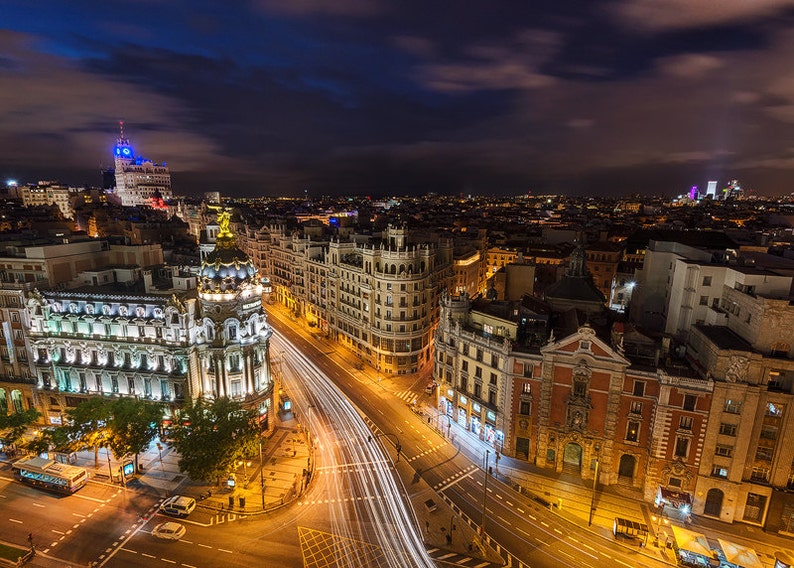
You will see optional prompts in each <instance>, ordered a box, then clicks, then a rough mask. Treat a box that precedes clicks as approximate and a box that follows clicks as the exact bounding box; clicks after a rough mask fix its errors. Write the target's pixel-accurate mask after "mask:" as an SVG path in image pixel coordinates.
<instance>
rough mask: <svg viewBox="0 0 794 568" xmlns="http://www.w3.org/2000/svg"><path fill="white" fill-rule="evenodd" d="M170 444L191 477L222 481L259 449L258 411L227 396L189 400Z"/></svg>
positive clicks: (183, 468) (182, 468) (180, 463)
mask: <svg viewBox="0 0 794 568" xmlns="http://www.w3.org/2000/svg"><path fill="white" fill-rule="evenodd" d="M171 445H172V446H173V447H174V448H175V449H176V451H177V452H179V454H180V455H181V456H182V457H181V459H180V460H179V467H180V469H181V470H182V471H184V472H186V473H187V474H188V475H189V476H190V477H191V478H192V479H200V480H205V481H208V480H220V479H222V478H224V477H226V476H227V475H228V474H229V473H230V472H232V471H233V470H234V469H235V466H236V462H237V461H238V460H245V459H246V458H248V457H250V456H252V455H254V454H255V453H256V451H257V450H258V448H259V428H258V426H257V422H256V412H255V411H253V410H246V409H244V408H243V406H242V404H241V403H239V402H237V401H233V400H231V399H229V398H226V397H223V398H216V399H214V400H205V399H198V400H196V401H190V402H188V403H187V405H186V406H185V407H184V408H183V409H182V412H181V414H180V419H179V420H178V421H177V423H176V424H174V433H173V442H172V444H171Z"/></svg>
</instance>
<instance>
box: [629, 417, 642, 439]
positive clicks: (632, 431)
mask: <svg viewBox="0 0 794 568" xmlns="http://www.w3.org/2000/svg"><path fill="white" fill-rule="evenodd" d="M626 441H627V442H639V441H640V423H639V422H637V421H636V420H629V422H628V425H627V427H626Z"/></svg>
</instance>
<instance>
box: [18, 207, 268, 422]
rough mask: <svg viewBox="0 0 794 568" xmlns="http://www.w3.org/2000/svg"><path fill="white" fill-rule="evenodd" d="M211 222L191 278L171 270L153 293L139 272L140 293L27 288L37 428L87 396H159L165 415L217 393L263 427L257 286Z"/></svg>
mask: <svg viewBox="0 0 794 568" xmlns="http://www.w3.org/2000/svg"><path fill="white" fill-rule="evenodd" d="M221 221H222V222H221V230H220V231H219V233H218V238H217V242H216V247H215V250H214V251H213V252H212V253H210V254H209V255H208V256H207V258H205V260H204V262H203V263H202V265H201V269H200V271H199V276H198V282H197V281H196V278H195V276H193V277H185V276H184V275H179V277H176V276H175V277H174V279H173V282H174V284H175V285H172V286H171V287H170V288H169V289H167V290H164V289H156V288H154V286H152V285H151V273H149V271H148V270H147V271H144V281H145V282H146V291H145V292H144V293H131V292H129V291H127V290H129V289H130V288H129V287H128V286H125V285H122V286H119V285H118V284H117V285H114V286H99V287H96V286H95V287H83V288H80V289H76V290H71V291H43V292H39V291H37V290H33V291H32V292H30V294H29V295H28V300H27V308H28V311H29V313H30V320H31V324H30V336H29V347H30V352H31V353H32V356H33V364H34V367H35V373H36V377H35V382H36V387H35V390H36V394H37V400H38V404H37V407H38V409H39V411H40V412H42V414H43V415H44V420H45V422H46V423H47V424H62V423H63V415H64V413H65V412H66V411H67V410H68V409H70V408H74V407H75V406H77V405H78V404H80V402H82V401H84V400H86V399H88V398H89V397H92V396H108V395H110V396H123V397H136V398H144V399H149V400H157V401H162V402H164V403H165V404H166V409H165V416H164V418H165V419H166V420H167V419H168V417H169V416H171V415H173V414H174V413H176V412H177V410H178V408H179V407H180V406H181V405H182V404H183V403H184V401H185V400H186V399H188V398H190V399H197V398H201V397H204V398H214V397H221V396H227V397H230V398H232V399H236V400H240V401H242V402H243V403H244V404H245V405H246V406H247V407H249V408H256V409H257V411H258V414H259V422H260V426H261V429H262V430H263V431H265V432H269V431H272V428H273V420H272V416H271V409H272V408H273V392H274V388H273V381H272V378H271V373H270V362H269V361H270V359H269V346H270V337H271V335H272V329H271V328H270V326H269V325H268V324H267V321H266V316H265V313H264V310H263V309H262V305H261V283H260V281H259V278H258V276H257V271H256V269H255V268H254V266H253V263H252V262H251V260H250V259H249V258H248V257H247V256H246V255H245V254H244V253H242V252H241V251H240V250H239V249H237V247H236V240H235V238H234V235H233V234H232V233H231V232H229V230H228V217H223V214H222V219H221ZM147 273H148V274H147ZM166 424H167V421H166Z"/></svg>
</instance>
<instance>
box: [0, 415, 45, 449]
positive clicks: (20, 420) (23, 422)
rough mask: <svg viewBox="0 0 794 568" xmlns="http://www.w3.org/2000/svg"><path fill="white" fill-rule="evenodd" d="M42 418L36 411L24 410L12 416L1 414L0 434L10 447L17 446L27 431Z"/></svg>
mask: <svg viewBox="0 0 794 568" xmlns="http://www.w3.org/2000/svg"><path fill="white" fill-rule="evenodd" d="M40 417H41V414H40V413H39V412H38V411H36V410H34V409H32V408H31V409H29V410H23V411H22V412H13V413H11V414H0V432H2V433H3V438H4V439H5V441H6V442H7V443H8V445H9V446H16V443H17V442H19V440H20V439H21V438H22V435H23V434H24V433H25V430H27V429H28V427H29V426H30V425H32V424H35V423H36V421H37V420H38V419H39V418H40Z"/></svg>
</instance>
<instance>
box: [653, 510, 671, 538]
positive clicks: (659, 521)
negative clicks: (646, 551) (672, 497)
mask: <svg viewBox="0 0 794 568" xmlns="http://www.w3.org/2000/svg"><path fill="white" fill-rule="evenodd" d="M651 519H653V521H654V522H655V523H656V546H663V545H660V544H659V534H660V531H661V529H662V521H664V524H665V526H667V525H669V524H670V519H668V518H666V517H665V516H664V515H658V516H657V515H651ZM664 535H665V541H666V540H667V531H666V530H665V532H664Z"/></svg>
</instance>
